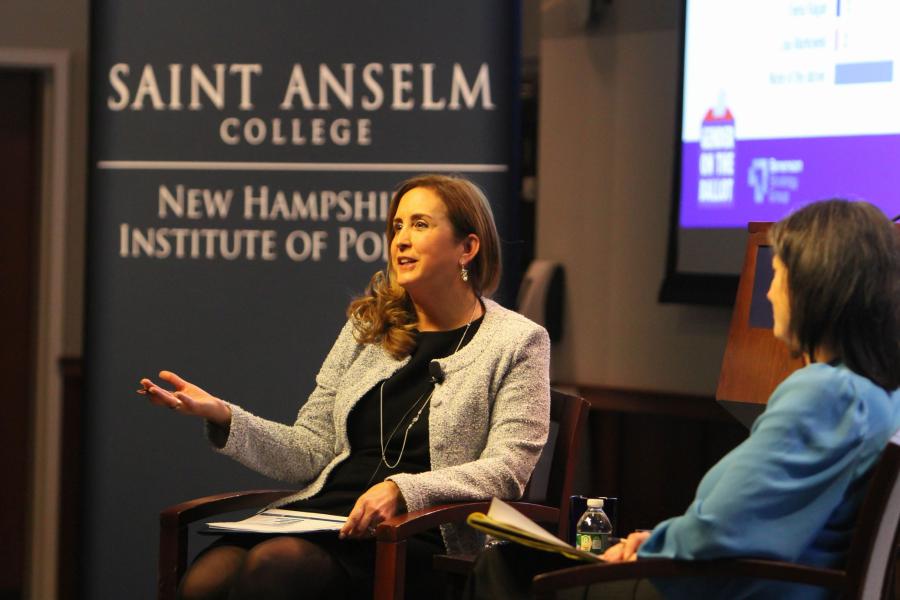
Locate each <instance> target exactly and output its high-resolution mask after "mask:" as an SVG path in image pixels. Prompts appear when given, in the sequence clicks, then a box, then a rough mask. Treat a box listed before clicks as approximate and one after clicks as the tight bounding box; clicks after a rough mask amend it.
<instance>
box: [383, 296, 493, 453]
mask: <svg viewBox="0 0 900 600" xmlns="http://www.w3.org/2000/svg"><path fill="white" fill-rule="evenodd" d="M477 310H478V301H477V300H476V301H475V308H473V309H472V315H471V316H470V317H469V322H468V323H466V328H465V329H464V330H463V334H462V337H461V338H459V343H457V344H456V348H455V349H454V350H453V352H452V353H451V354H450V356H453V355H454V354H456V352H457V350H459V349H460V348H461V347H462V343H463V340H464V339H466V334H467V333H469V327H471V326H472V321H474V320H475V312H476V311H477ZM385 383H387V379H385V380H384V381H382V382H381V386H380V387H379V388H378V434H379V441H380V442H381V461H382V462H383V463H384V466H386V467H387V468H388V469H393V468H394V467H396V466H397V465H399V464H400V461H401V460H402V459H403V451H404V450H406V438H408V437H409V431H410V429H412V428H413V425H415V424H416V423H417V422H418V421H419V417H420V416H422V411H423V410H425V407H426V406H428V401H429V400H431V395H432V394H434V385H432V387H431V390H430V391H428V392H425V393H423V394H422V395H421V396H419V397H418V398H417V399H416V401H415V402H413V403H412V406H410V407H409V410H407V411H406V413H405V414H404V415H403V416H402V417H401V418H400V422H399V423H397V427H400V423H402V422H403V419H405V418H406V415H408V414H409V413H410V411H412V409H414V408H415V407H416V405H418V404H419V403H420V402H421V403H422V405H421V406H419V410H418V411H416V416H414V417H413V418H412V421H410V422H409V425H407V426H406V431H405V432H404V433H403V443H402V444H401V445H400V454H398V455H397V460H396V461H395V462H394V464H391V463H390V462H388V459H387V444H385V443H384V384H385ZM423 398H424V399H425V400H424V402H423V401H422V399H423ZM397 427H394V429H393V431H391V434H390V435H389V436H388V441H387V443H388V444H390V443H391V440H392V439H393V438H394V433H396V431H397Z"/></svg>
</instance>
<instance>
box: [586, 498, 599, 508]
mask: <svg viewBox="0 0 900 600" xmlns="http://www.w3.org/2000/svg"><path fill="white" fill-rule="evenodd" d="M587 505H588V508H603V498H588V501H587Z"/></svg>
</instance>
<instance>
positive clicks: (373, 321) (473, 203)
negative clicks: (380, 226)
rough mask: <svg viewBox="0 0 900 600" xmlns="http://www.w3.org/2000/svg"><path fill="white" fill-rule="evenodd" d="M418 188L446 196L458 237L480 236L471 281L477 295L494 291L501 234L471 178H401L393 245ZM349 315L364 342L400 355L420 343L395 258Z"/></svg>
mask: <svg viewBox="0 0 900 600" xmlns="http://www.w3.org/2000/svg"><path fill="white" fill-rule="evenodd" d="M414 188H427V189H429V190H431V191H433V192H434V193H435V194H437V195H438V197H439V198H440V199H441V200H442V201H443V203H444V206H445V207H446V208H447V217H448V219H449V220H450V223H451V225H452V226H453V231H454V233H455V235H456V239H457V240H462V239H464V238H465V237H466V236H468V235H469V234H472V233H474V234H475V235H476V236H478V240H479V242H480V244H479V249H478V253H477V254H476V255H475V258H474V259H472V261H471V262H470V263H469V264H468V269H469V280H468V283H469V285H470V286H472V291H473V292H475V295H476V296H490V295H491V294H493V293H494V291H496V289H497V285H498V284H499V283H500V236H499V235H498V234H497V226H496V225H495V224H494V215H493V213H492V212H491V206H490V204H489V203H488V200H487V198H486V197H485V195H484V192H482V191H481V189H480V188H479V187H478V186H477V185H475V184H474V183H472V182H471V181H469V180H468V179H465V178H463V177H459V176H452V175H420V176H418V177H413V178H411V179H407V180H406V181H404V182H403V183H401V184H400V187H399V188H397V191H396V192H395V193H394V197H393V199H392V200H391V206H390V209H389V210H388V216H387V227H386V235H387V244H388V247H390V245H391V242H392V241H393V239H394V233H395V231H394V226H393V222H394V215H396V214H397V206H398V205H399V204H400V199H401V198H403V196H404V194H406V193H407V192H409V191H410V190H412V189H414ZM347 316H348V317H350V319H351V320H352V321H353V326H354V336H355V337H356V340H357V341H358V342H359V343H360V344H380V345H381V346H382V347H383V348H384V349H385V350H387V351H388V353H390V354H391V355H392V356H393V357H394V358H397V359H400V358H403V357H405V356H409V354H410V353H411V352H412V351H413V349H414V348H415V345H416V342H415V337H414V336H413V333H412V332H413V330H414V329H415V327H416V319H417V317H416V313H415V310H414V308H413V304H412V300H410V298H409V294H407V293H406V290H404V289H403V288H402V287H400V286H399V285H398V284H397V282H396V281H395V280H394V275H393V263H392V261H391V260H390V258H389V260H388V265H387V266H386V267H385V268H384V269H383V270H381V271H378V272H376V273H375V274H374V275H373V276H372V279H371V280H370V281H369V285H368V286H366V291H365V292H364V293H363V295H362V296H360V297H358V298H356V299H354V300H353V301H352V302H351V303H350V306H349V308H348V309H347Z"/></svg>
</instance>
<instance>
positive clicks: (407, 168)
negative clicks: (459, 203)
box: [97, 160, 509, 173]
mask: <svg viewBox="0 0 900 600" xmlns="http://www.w3.org/2000/svg"><path fill="white" fill-rule="evenodd" d="M97 168H98V169H111V170H119V171H142V170H144V171H169V170H171V171H373V172H376V171H392V172H396V171H400V172H410V173H421V172H425V171H432V172H434V171H437V172H448V171H449V172H466V173H505V172H507V171H508V170H509V166H508V165H503V164H490V163H487V164H484V163H481V164H480V163H327V162H227V161H178V160H101V161H98V162H97Z"/></svg>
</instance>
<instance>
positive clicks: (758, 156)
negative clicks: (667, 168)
mask: <svg viewBox="0 0 900 600" xmlns="http://www.w3.org/2000/svg"><path fill="white" fill-rule="evenodd" d="M701 154H702V156H701ZM701 173H702V175H701ZM836 197H838V198H848V199H851V200H866V201H868V202H871V203H872V204H875V205H876V206H878V207H880V208H881V209H882V210H883V211H884V212H885V214H887V215H888V217H890V218H893V217H895V216H897V215H898V214H900V135H868V136H852V137H827V138H797V139H780V140H745V141H741V140H739V139H737V140H734V143H733V146H732V147H731V148H728V147H723V148H720V149H718V150H707V151H701V149H700V144H699V142H688V143H683V144H682V146H681V215H680V223H681V226H682V227H696V228H713V227H715V228H727V227H737V228H743V227H746V225H747V222H748V221H777V220H778V219H780V218H781V217H783V216H785V215H786V214H788V213H790V212H791V211H792V210H795V209H797V208H799V207H801V206H803V205H805V204H809V203H810V202H814V201H816V200H823V199H826V198H836Z"/></svg>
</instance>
